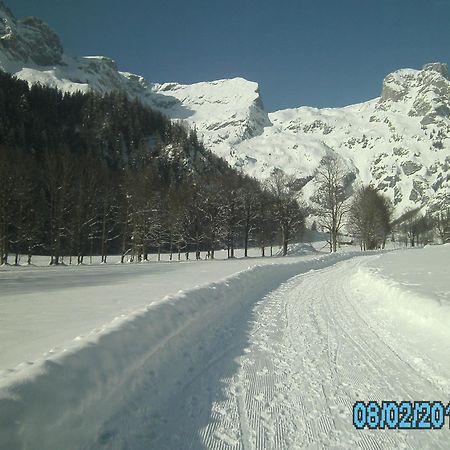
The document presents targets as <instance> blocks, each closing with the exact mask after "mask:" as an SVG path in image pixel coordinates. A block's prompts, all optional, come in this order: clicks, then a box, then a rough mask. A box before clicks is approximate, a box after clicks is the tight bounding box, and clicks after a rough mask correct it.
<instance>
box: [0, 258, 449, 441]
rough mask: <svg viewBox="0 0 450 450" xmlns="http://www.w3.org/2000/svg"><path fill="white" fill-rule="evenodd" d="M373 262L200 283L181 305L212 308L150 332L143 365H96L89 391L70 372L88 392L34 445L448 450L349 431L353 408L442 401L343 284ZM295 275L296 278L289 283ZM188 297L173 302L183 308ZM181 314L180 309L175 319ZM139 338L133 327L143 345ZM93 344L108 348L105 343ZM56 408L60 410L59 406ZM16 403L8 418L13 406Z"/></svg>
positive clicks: (441, 392) (328, 262) (416, 436)
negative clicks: (157, 335) (153, 340)
mask: <svg viewBox="0 0 450 450" xmlns="http://www.w3.org/2000/svg"><path fill="white" fill-rule="evenodd" d="M376 257H377V256H373V255H372V256H355V254H353V255H352V254H349V255H342V256H337V257H335V258H333V257H330V258H326V257H322V258H318V259H317V260H316V262H315V263H312V262H311V261H309V262H308V263H305V265H304V266H301V265H298V264H297V265H295V264H292V265H291V267H290V268H288V266H287V265H286V266H284V268H281V266H270V267H268V266H266V267H264V268H261V267H260V268H257V269H255V270H253V271H250V272H252V273H250V274H249V273H247V272H242V273H241V274H240V275H238V276H237V277H231V278H229V279H227V280H226V281H225V282H224V283H215V284H214V285H212V286H209V287H205V288H203V290H204V292H201V293H200V294H199V296H198V298H200V299H201V301H200V302H197V304H196V305H195V308H194V309H193V310H192V311H194V312H195V311H198V310H200V309H201V308H202V305H208V304H209V300H208V301H206V300H205V299H206V297H207V296H208V295H210V294H211V293H212V292H213V291H216V293H217V301H213V303H214V302H216V303H215V304H216V306H215V307H214V308H204V311H203V313H202V315H201V316H198V317H197V316H196V315H195V314H194V317H192V318H190V319H189V321H188V322H186V321H181V322H180V324H181V325H180V327H179V328H177V326H178V325H177V322H176V321H175V322H174V326H175V328H174V330H173V333H172V334H171V335H170V336H167V335H165V334H164V333H161V340H160V341H158V343H157V345H156V346H154V347H151V348H149V349H147V351H146V354H145V357H142V355H140V354H139V357H138V358H135V359H133V360H130V361H124V362H123V364H124V367H125V366H126V367H128V369H127V370H128V375H127V376H126V377H124V376H123V375H122V374H120V373H119V374H118V375H117V374H115V375H114V376H111V374H109V373H107V372H105V371H102V372H101V374H100V375H99V376H101V377H104V379H103V380H102V389H97V388H96V386H97V384H98V382H97V380H95V377H97V375H98V374H96V373H95V372H96V369H95V367H91V368H86V374H84V373H82V372H79V375H80V376H81V377H83V376H85V377H87V378H88V379H89V380H88V381H87V391H88V395H86V394H81V395H86V398H85V399H83V401H81V402H79V403H75V404H74V405H73V407H74V408H75V409H76V410H78V411H77V412H76V414H75V415H74V417H69V418H65V417H64V415H67V413H65V414H63V417H62V418H61V423H58V421H57V420H56V419H52V417H50V418H49V419H48V420H50V425H46V421H45V420H46V419H42V420H41V424H40V425H42V426H43V428H41V430H43V433H44V435H45V433H47V434H46V435H45V439H43V440H42V442H41V443H42V444H43V445H46V447H45V448H58V445H61V444H62V443H63V442H66V443H68V442H69V443H70V442H71V441H70V439H71V438H73V439H75V436H78V439H79V443H76V444H75V441H76V439H75V441H73V443H74V445H73V446H71V445H70V444H69V446H67V445H65V447H64V448H83V449H102V448H108V449H123V448H129V449H138V450H140V449H142V450H143V449H153V448H154V449H161V450H162V449H215V450H225V449H244V450H248V449H294V448H305V449H316V448H317V449H320V448H336V449H337V448H342V449H352V448H362V449H366V450H368V449H392V448H402V449H419V448H420V449H428V448H429V449H440V448H442V449H444V448H448V445H449V444H448V443H449V442H450V432H449V430H448V423H446V427H445V428H446V429H443V430H439V431H437V430H436V431H431V430H428V431H424V430H421V431H415V430H412V431H391V430H382V431H380V430H359V431H358V430H356V429H354V427H353V424H352V407H353V404H354V402H355V401H357V400H364V401H368V400H377V401H380V402H381V400H396V401H400V400H443V401H445V400H446V397H447V396H448V392H447V391H446V389H445V388H444V387H443V386H442V385H440V384H439V383H438V382H437V381H436V379H435V378H434V377H433V374H432V373H426V370H425V371H424V370H421V371H419V370H418V369H417V367H416V366H414V365H413V364H412V363H411V361H410V358H413V357H414V355H409V354H408V348H407V347H405V342H406V341H407V337H405V340H404V341H402V340H401V339H400V340H399V339H398V336H397V335H396V333H395V330H392V329H389V324H388V323H387V322H386V323H383V322H380V321H379V320H375V318H374V317H373V316H371V315H370V314H369V312H368V310H367V309H366V308H365V307H364V305H365V304H367V303H366V302H367V298H366V297H365V295H366V293H364V292H360V291H358V289H357V288H355V287H354V285H352V282H351V281H352V276H353V275H354V274H355V273H356V272H357V271H358V270H359V269H360V268H361V267H364V266H365V264H366V263H367V262H368V261H369V260H371V259H373V258H376ZM295 272H296V273H298V275H294V276H293V277H292V278H289V276H290V275H293V274H294V273H295ZM239 277H241V280H239ZM268 279H270V282H268V281H267V280H268ZM243 280H245V282H243ZM264 280H266V281H265V282H264ZM227 289H228V295H229V296H234V297H235V299H234V301H233V299H232V298H229V299H228V300H229V305H228V307H224V301H225V300H226V297H227V294H226V292H227ZM368 289H369V290H370V287H368ZM194 293H195V291H192V292H191V293H187V294H185V295H186V298H185V300H188V299H189V296H192V295H193V294H194ZM219 293H220V295H219ZM174 300H176V301H175V302H174V303H172V304H171V306H170V307H171V308H175V309H176V305H178V303H177V302H179V301H180V299H174ZM181 300H183V299H181ZM169 303H170V302H169ZM187 303H189V302H187ZM191 306H192V305H191ZM225 306H226V305H225ZM161 308H163V306H161ZM162 312H163V313H164V311H163V310H161V311H158V310H156V311H154V315H155V316H158V314H160V315H161V313H162ZM184 312H185V311H182V310H180V311H179V314H180V317H181V315H183V314H184ZM151 313H152V311H150V310H149V312H148V314H151ZM148 317H149V316H148ZM144 319H145V317H141V318H138V319H137V320H144ZM131 324H132V327H131V331H130V330H128V332H129V333H131V334H133V333H134V331H133V327H134V328H135V329H137V332H138V333H141V331H142V330H140V326H141V324H139V322H138V323H135V321H134V322H131ZM131 324H130V326H131ZM152 324H153V323H151V324H150V326H151V325H152ZM135 331H136V330H135ZM120 337H123V336H120ZM148 337H149V336H146V334H145V333H141V339H144V340H145V339H146V338H148ZM107 339H108V337H105V340H107ZM129 344H130V345H132V344H133V342H132V341H130V343H129ZM97 345H99V346H100V347H102V345H103V347H104V348H108V346H109V343H108V342H106V343H105V342H103V343H102V341H100V342H99V344H97ZM127 345H128V344H127ZM127 345H124V348H125V347H127ZM133 351H135V352H136V350H133ZM138 353H140V352H137V354H138ZM422 356H423V357H424V358H426V357H425V356H424V355H422ZM91 357H92V355H89V358H91ZM95 357H99V359H98V361H97V364H99V365H100V366H102V364H103V362H102V358H108V356H105V355H102V354H101V352H95ZM79 358H80V357H79ZM81 358H82V357H81ZM87 360H88V359H87ZM87 360H86V361H87ZM86 361H84V362H83V363H85V362H86ZM130 362H131V363H133V368H132V370H131V369H130V367H129V363H130ZM425 362H426V361H425ZM72 363H73V364H74V365H75V366H77V365H78V364H82V363H80V362H79V361H75V362H74V361H72ZM109 363H110V364H111V367H112V366H113V365H114V362H113V361H110V362H109ZM64 366H65V364H64V362H63V363H62V367H64ZM69 366H70V365H69ZM431 366H432V365H430V367H431ZM422 367H428V366H427V364H425V363H424V364H422ZM52 370H59V371H60V376H63V373H64V370H63V369H62V368H61V367H60V368H56V369H55V368H53V367H49V368H48V372H47V374H45V375H43V380H41V384H43V385H45V378H46V377H47V378H49V379H50V380H51V379H52V377H53V374H52ZM89 370H92V373H89ZM120 370H123V367H122V368H121V367H119V368H118V369H117V371H118V372H119V371H120ZM93 379H94V380H93ZM105 385H109V388H105ZM80 386H81V388H80V390H81V392H83V389H84V390H86V387H85V386H84V383H83V382H81V381H80ZM26 387H27V384H25V389H23V387H22V388H21V387H20V386H19V387H16V388H15V389H14V390H13V392H14V393H15V394H16V395H19V397H20V396H21V398H23V399H24V400H23V402H24V405H25V406H26V403H27V401H31V400H29V399H27V395H31V394H29V393H27V390H26ZM58 388H60V389H61V388H64V383H59V384H58V385H57V386H56V389H58ZM66 388H69V389H70V386H66ZM102 390H103V391H102ZM37 392H38V393H37V396H38V397H39V395H40V391H39V390H38V391H37ZM43 392H44V393H45V392H46V390H45V386H44V390H43ZM47 393H48V392H47ZM35 394H36V392H33V395H35ZM57 397H58V394H57V393H56V394H55V398H56V399H57ZM70 397H71V399H73V396H70ZM55 401H57V400H55ZM0 403H1V402H0ZM11 404H14V402H13V401H11ZM60 406H61V407H65V408H68V407H69V403H66V404H64V403H62V404H61V405H60ZM15 407H16V408H17V409H18V416H20V414H21V412H20V405H19V406H17V405H15ZM111 412H113V414H111ZM69 416H70V415H69ZM80 416H82V417H80ZM24 419H25V422H26V420H28V419H27V417H26V415H24ZM66 419H67V420H66ZM30 420H31V418H30ZM65 420H66V421H65ZM83 422H86V423H88V422H90V423H91V427H90V428H89V427H88V430H87V431H86V430H85V428H83V429H84V430H85V433H86V434H85V435H82V436H80V435H79V433H78V434H77V426H82V425H83ZM73 424H75V425H77V426H75V428H74V429H73V434H71V433H69V434H68V435H67V434H66V436H65V434H64V429H66V430H67V426H68V425H73ZM38 425H39V424H38ZM38 425H36V426H38ZM61 426H62V428H61V429H59V428H58V427H61ZM46 427H47V429H46ZM52 429H53V430H54V431H53V432H52ZM80 429H81V428H80ZM23 433H25V434H23ZM52 433H53V434H52ZM31 437H32V435H31V434H30V435H29V436H28V435H27V434H26V432H24V430H23V428H20V427H18V428H17V429H16V435H15V436H10V441H9V442H10V443H11V444H12V445H13V447H10V448H16V445H17V448H32V446H31V445H32V444H31V443H32V440H31ZM67 438H68V439H69V440H68V441H67V440H66V439H67ZM22 439H23V440H22ZM78 444H79V445H78ZM42 448H44V447H42ZM60 448H61V447H60Z"/></svg>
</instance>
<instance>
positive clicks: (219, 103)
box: [0, 2, 450, 214]
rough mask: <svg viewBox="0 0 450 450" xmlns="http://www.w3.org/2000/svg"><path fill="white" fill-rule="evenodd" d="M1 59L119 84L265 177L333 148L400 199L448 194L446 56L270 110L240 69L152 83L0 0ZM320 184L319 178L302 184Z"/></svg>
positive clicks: (364, 178) (413, 201) (304, 164)
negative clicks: (75, 53) (347, 97)
mask: <svg viewBox="0 0 450 450" xmlns="http://www.w3.org/2000/svg"><path fill="white" fill-rule="evenodd" d="M0 68H1V69H3V70H5V71H8V72H10V73H14V74H15V75H16V76H17V77H19V78H22V79H24V80H27V81H28V82H30V83H36V82H41V83H45V84H48V85H51V86H55V87H58V88H60V89H62V90H64V91H71V92H73V91H77V90H81V91H87V90H94V91H96V92H100V93H104V92H108V91H111V90H123V91H125V92H126V93H127V94H128V95H130V96H131V97H137V98H139V99H140V100H141V101H142V102H144V103H146V104H149V105H150V106H152V107H154V108H157V109H159V110H161V111H162V112H164V113H165V114H167V115H168V116H170V117H171V118H173V119H182V120H185V121H187V122H188V123H189V124H190V125H191V126H194V127H195V128H196V129H197V131H198V133H199V134H200V135H201V136H202V137H203V140H204V142H205V144H206V145H207V146H208V147H210V148H211V150H213V151H214V152H215V153H216V154H218V155H219V156H222V157H224V158H225V159H227V160H228V161H229V162H230V164H231V165H234V166H236V167H242V168H243V170H244V171H246V172H247V173H249V174H251V175H253V176H256V177H259V178H264V177H266V176H268V175H269V174H270V173H271V171H272V170H273V168H275V167H278V168H281V169H283V170H284V171H286V172H290V173H293V174H295V175H296V176H297V177H299V178H304V179H305V180H306V181H307V180H310V179H312V177H313V175H314V173H315V170H316V169H317V167H318V165H319V163H320V160H321V158H322V157H323V156H324V155H325V154H326V153H328V152H336V153H337V154H338V155H340V156H341V157H342V158H344V159H345V160H346V164H347V166H348V167H349V168H350V169H351V170H352V171H353V172H354V173H355V175H356V180H357V181H358V182H363V183H369V182H371V183H373V184H374V185H375V186H376V187H378V188H380V189H381V190H382V191H384V192H385V193H386V194H387V195H388V196H389V197H390V198H391V199H392V200H393V202H394V204H395V206H396V212H397V214H400V213H401V212H402V211H404V210H405V209H406V208H408V207H416V206H425V207H426V208H431V209H438V208H440V207H441V206H442V204H443V203H445V202H447V203H448V202H450V77H449V73H448V68H447V65H446V64H441V63H434V64H427V65H426V66H424V68H423V69H422V70H413V69H402V70H398V71H396V72H394V73H392V74H390V75H388V76H387V77H386V78H385V79H384V82H383V88H382V92H381V96H380V98H376V99H374V100H370V101H368V102H365V103H361V104H357V105H352V106H347V107H344V108H333V109H329V108H324V109H317V108H310V107H301V108H297V109H288V110H283V111H277V112H273V113H268V112H267V111H266V110H265V109H264V106H263V102H262V99H261V96H260V93H259V87H258V85H257V83H254V82H250V81H247V80H245V79H242V78H234V79H230V80H218V81H212V82H202V83H196V84H192V85H182V84H178V83H164V84H154V83H150V82H149V81H147V80H145V79H144V78H143V77H141V76H139V75H134V74H131V73H127V72H120V71H119V70H118V68H117V66H116V64H115V62H114V61H112V60H111V59H109V58H106V57H101V56H95V57H70V56H67V55H65V54H64V53H63V49H62V45H61V43H60V41H59V39H58V37H57V36H56V34H55V33H54V32H52V31H51V30H50V29H49V28H48V27H47V25H45V24H44V23H43V22H42V21H40V20H39V19H35V18H27V19H22V20H17V19H16V18H14V17H13V15H12V13H11V12H10V11H9V10H8V8H7V7H6V6H5V5H4V4H3V3H2V2H0ZM313 190H314V183H313V181H312V182H310V183H308V185H307V186H306V189H305V193H306V196H308V195H310V194H311V193H312V192H313Z"/></svg>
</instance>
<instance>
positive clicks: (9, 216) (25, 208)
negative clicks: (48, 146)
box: [0, 149, 304, 265]
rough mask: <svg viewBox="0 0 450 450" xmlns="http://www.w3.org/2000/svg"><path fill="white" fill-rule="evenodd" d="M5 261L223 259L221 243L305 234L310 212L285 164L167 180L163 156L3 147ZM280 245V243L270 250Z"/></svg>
mask: <svg viewBox="0 0 450 450" xmlns="http://www.w3.org/2000/svg"><path fill="white" fill-rule="evenodd" d="M0 178H1V179H2V180H4V182H5V186H4V189H1V190H0V264H7V263H13V264H19V260H20V256H21V255H27V262H28V263H31V262H32V256H33V255H34V254H48V255H49V256H50V264H52V265H57V264H60V263H61V262H62V260H63V257H65V260H66V262H68V263H77V264H83V263H85V262H86V258H89V260H90V261H92V256H93V255H100V257H101V262H103V263H106V262H107V258H108V255H109V254H112V253H115V254H120V255H121V261H122V262H125V261H145V260H148V257H149V254H150V253H157V254H158V259H160V255H161V253H162V252H167V253H169V254H170V259H172V258H174V257H176V258H178V259H181V254H182V253H184V254H185V257H186V258H190V253H191V252H193V253H194V258H196V259H199V258H200V252H201V251H205V252H207V254H208V255H209V257H210V258H214V255H215V251H216V250H217V249H223V248H225V249H227V252H228V257H230V258H233V257H234V256H235V249H236V248H237V247H238V246H239V247H243V248H244V255H245V256H247V255H248V249H249V246H250V245H253V246H259V247H260V248H261V254H262V255H263V256H264V255H265V249H266V248H267V247H270V248H271V247H272V246H273V245H275V244H279V243H280V244H282V247H283V253H284V254H286V253H287V248H288V243H289V242H290V241H291V240H292V239H294V238H298V236H299V234H301V232H302V230H303V226H304V211H303V210H302V208H300V206H299V203H298V201H297V200H296V196H297V194H298V189H297V188H296V186H295V180H293V179H292V178H289V177H287V176H286V175H284V174H283V173H282V172H277V173H275V174H274V175H273V177H271V178H270V179H269V180H268V181H267V183H266V184H265V185H264V186H262V185H261V184H260V183H258V182H257V181H255V180H254V179H251V178H249V177H246V176H243V175H242V174H238V173H236V172H233V171H231V170H227V171H226V172H225V173H224V174H223V175H220V174H217V173H215V174H206V175H201V174H190V175H189V174H186V176H184V177H182V178H181V179H177V180H170V178H169V179H168V180H164V179H163V177H162V175H161V171H160V168H158V167H155V165H154V164H152V163H148V162H146V163H145V164H134V165H128V166H126V167H124V168H123V169H122V170H119V171H111V170H110V169H109V168H108V167H107V166H105V165H104V164H102V161H101V160H98V159H94V158H91V157H89V156H83V157H82V158H78V157H77V156H76V155H74V154H73V153H72V152H70V151H69V150H65V151H59V152H47V153H45V154H44V155H42V158H41V159H40V160H38V159H37V158H35V157H33V156H32V155H30V154H29V153H24V152H19V151H14V152H12V151H8V150H7V149H2V151H1V152H0ZM271 253H272V251H271Z"/></svg>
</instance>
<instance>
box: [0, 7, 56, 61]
mask: <svg viewBox="0 0 450 450" xmlns="http://www.w3.org/2000/svg"><path fill="white" fill-rule="evenodd" d="M1 50H3V52H4V53H5V56H6V57H7V59H8V60H10V61H22V62H25V63H29V62H32V63H34V64H37V65H40V66H50V65H55V64H59V63H61V61H62V56H63V47H62V44H61V41H60V40H59V37H58V35H57V34H56V33H55V32H54V31H53V30H52V29H50V27H49V26H48V25H47V24H46V23H45V22H43V21H42V20H41V19H38V18H37V17H26V18H24V19H20V20H16V18H15V17H14V15H13V14H12V12H11V11H10V9H9V8H8V7H7V6H6V5H5V4H4V3H3V2H2V1H0V51H1Z"/></svg>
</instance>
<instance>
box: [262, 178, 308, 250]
mask: <svg viewBox="0 0 450 450" xmlns="http://www.w3.org/2000/svg"><path fill="white" fill-rule="evenodd" d="M266 185H267V189H268V191H269V193H270V194H271V196H272V197H273V204H272V208H273V215H274V218H275V220H276V221H277V222H278V224H279V228H280V232H281V244H282V248H283V250H282V253H283V256H286V255H287V251H288V244H289V242H291V240H292V238H293V237H294V236H295V233H297V232H298V231H302V230H303V228H304V218H305V217H304V213H303V211H302V210H301V208H300V205H299V203H298V200H297V199H298V197H299V193H300V190H301V188H300V186H299V184H298V183H297V180H296V179H295V178H294V177H293V176H289V175H286V174H285V173H284V172H283V171H281V170H275V171H274V172H273V174H272V176H271V177H270V178H269V179H268V180H267V182H266Z"/></svg>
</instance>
